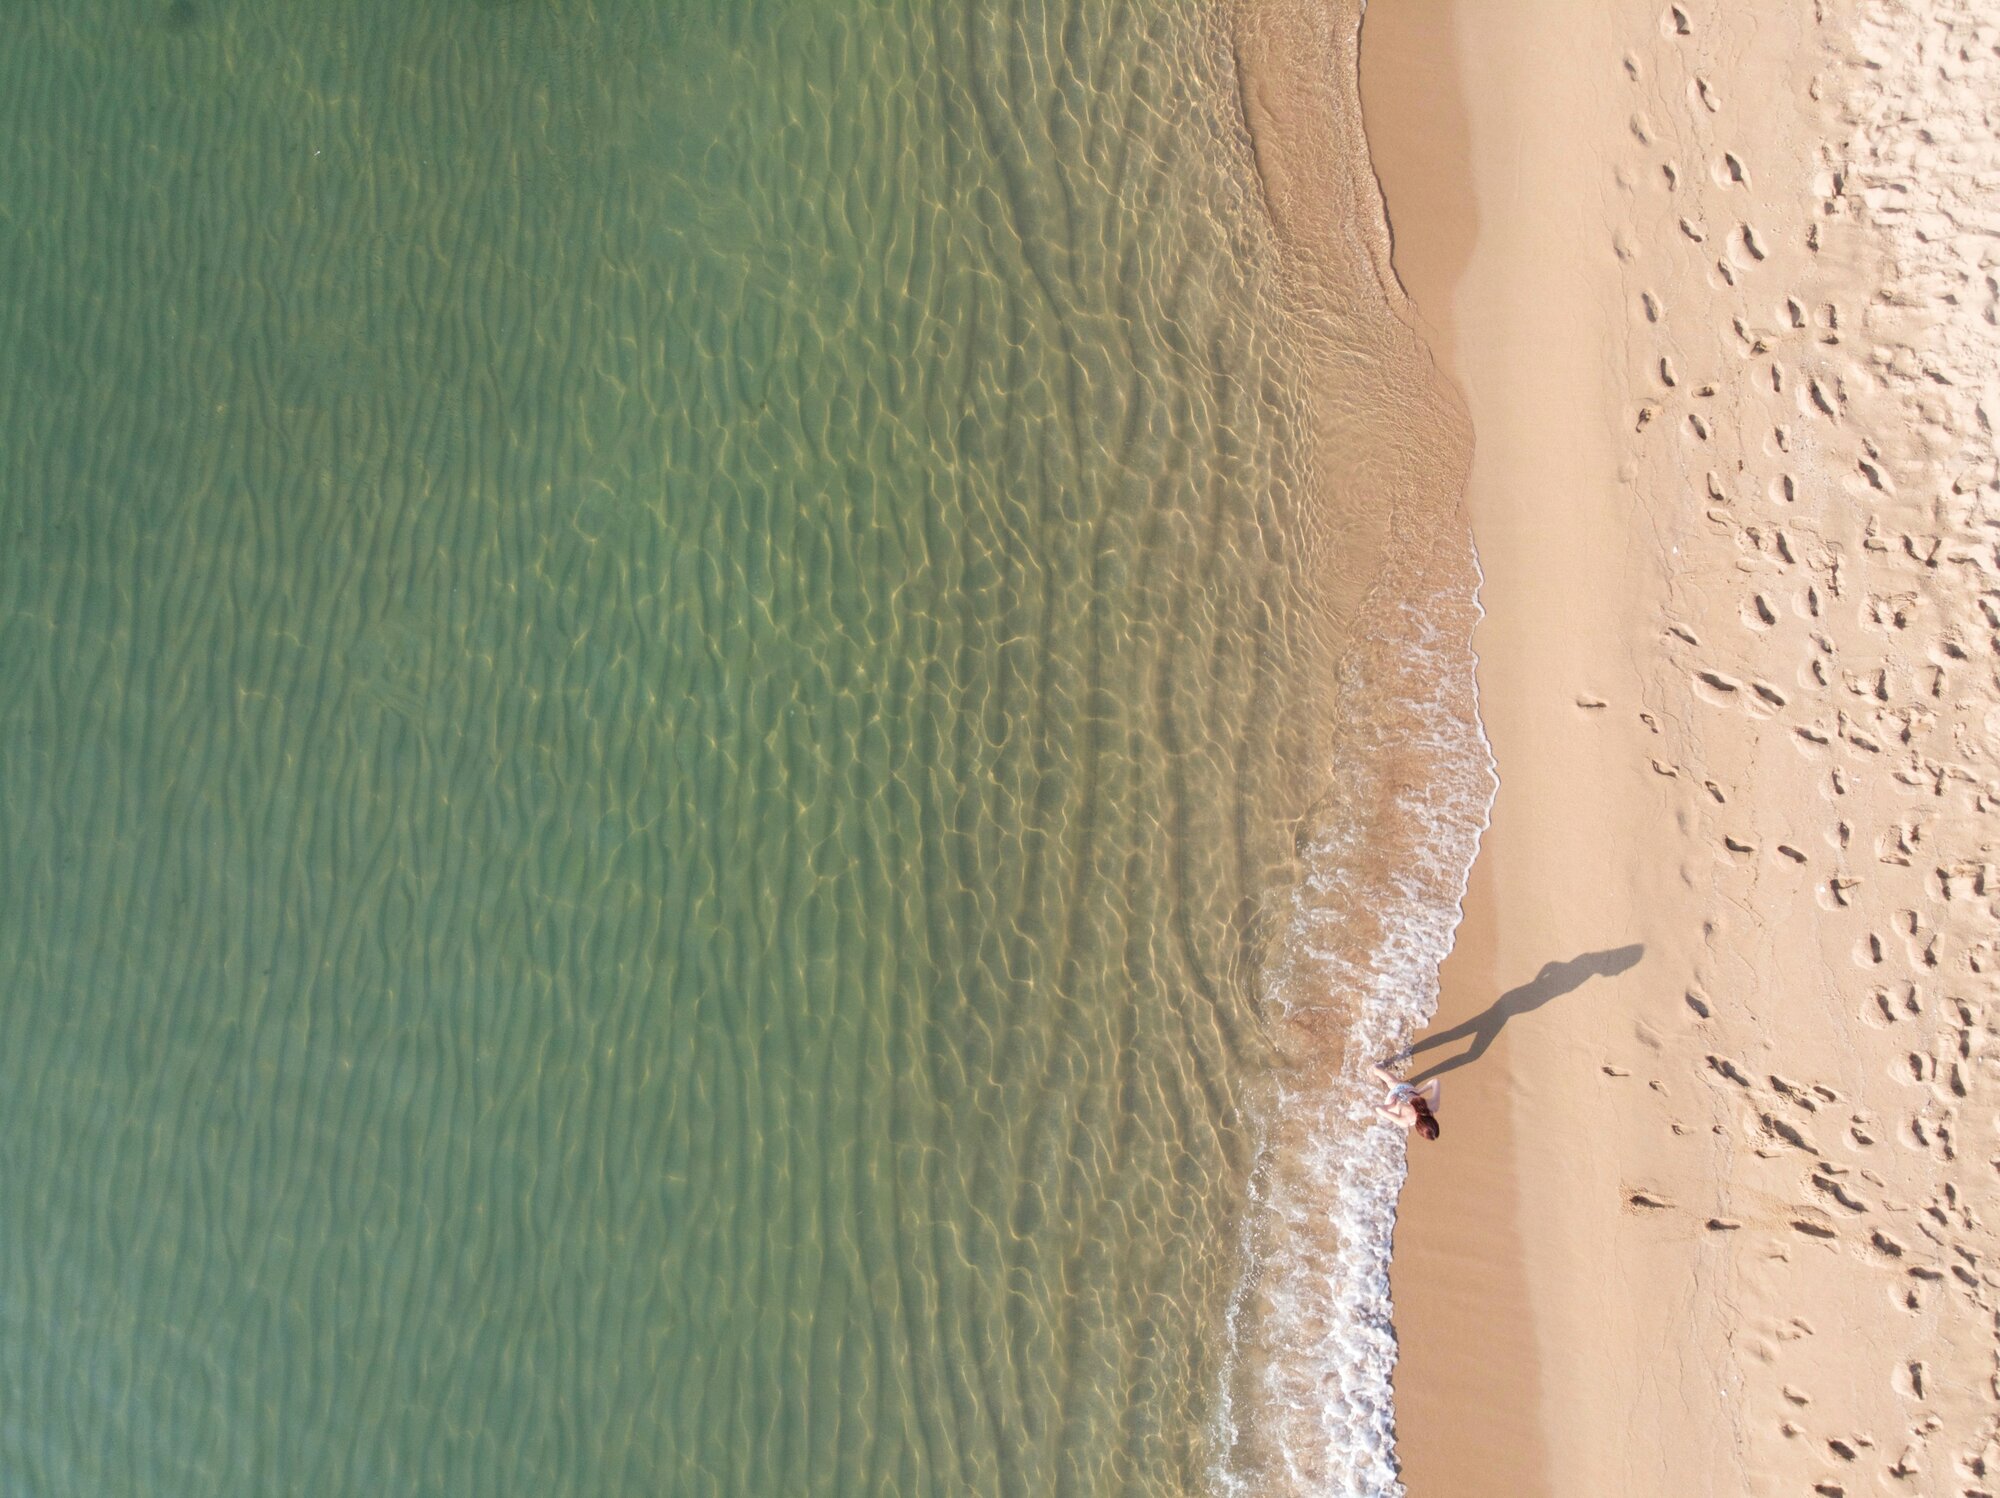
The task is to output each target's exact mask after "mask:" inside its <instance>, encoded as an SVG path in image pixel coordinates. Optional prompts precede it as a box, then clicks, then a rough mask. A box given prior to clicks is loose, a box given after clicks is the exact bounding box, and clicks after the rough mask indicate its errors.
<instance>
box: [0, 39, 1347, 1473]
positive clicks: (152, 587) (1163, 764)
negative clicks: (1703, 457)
mask: <svg viewBox="0 0 2000 1498" xmlns="http://www.w3.org/2000/svg"><path fill="white" fill-rule="evenodd" d="M1229 68H1230V61H1229V52H1228V47H1227V45H1226V41H1225V40H1224V39H1223V38H1222V36H1221V31H1220V23H1219V22H1218V20H1217V18H1216V17H1215V15H1213V14H1211V11H1210V8H1209V7H1207V6H1205V5H1202V4H1196V3H1193V0H1178V3H1176V0H1158V3H1145V0H879V3H872V4H871V3H863V0H728V3H721V0H716V3H696V0H670V3H669V0H652V3H646V0H497V3H479V0H313V3H309V4H298V5H261V4H255V3H251V0H175V3H165V0H116V3H114V0H23V3H21V4H19V5H15V6H12V7H10V8H9V14H8V16H7V18H6V21H5V32H4V40H0V141H4V142H5V149H4V150H0V1491H4V1492H7V1493H23V1494H38V1495H92V1498H110V1495H123V1494H168V1493H188V1494H193V1493H200V1494H214V1495H237V1494H241V1495H253V1494H254V1495H269V1494H312V1495H337V1494H370V1495H380V1494H417V1493H422V1494H466V1495H474V1494H477V1495H496V1494H534V1495H538V1498H540V1495H569V1494H574V1495H624V1494H661V1493H673V1494H774V1495H775V1494H807V1493H829V1494H831V1493H840V1494H850V1493H871V1494H890V1493H894V1494H902V1495H916V1494H932V1493H980V1494H988V1493H990V1494H1009V1495H1015V1494H1018V1495H1035V1498H1039V1495H1044V1494H1053V1493H1076V1494H1098V1493H1113V1492H1124V1493H1147V1494H1153V1493H1159V1494H1166V1493H1185V1492H1192V1491H1199V1490H1202V1489H1204V1488H1205V1487H1207V1486H1208V1484H1209V1477H1210V1473H1211V1471H1212V1469H1213V1466H1214V1463H1215V1461H1216V1449H1215V1439H1214V1432H1213V1426H1214V1421H1215V1413H1216V1404H1217V1398H1218V1391H1219V1387H1220V1384H1221V1381H1222V1377H1223V1371H1222V1370H1223V1361H1224V1356H1225V1350H1226V1349H1225V1346H1224V1340H1225V1329H1224V1326H1223V1319H1224V1315H1225V1312H1226V1310H1227V1308H1228V1304H1229V1300H1230V1296H1231V1293H1232V1290H1233V1288H1234V1287H1235V1285H1236V1284H1237V1281H1238V1279H1239V1277H1240V1275H1241V1272H1242V1265H1241V1263H1240V1256H1241V1243H1242V1239H1243V1233H1242V1218H1243V1214H1244V1211H1245V1200H1246V1190H1247V1184H1246V1178H1247V1176H1248V1173H1249V1171H1250V1169H1251V1163H1252V1151H1253V1139H1252V1137H1251V1136H1252V1129H1251V1124H1250V1120H1249V1117H1248V1115H1247V1114H1246V1104H1247V1100H1248V1099H1249V1098H1250V1097H1251V1096H1252V1094H1253V1093H1254V1092H1255V1089H1256V1088H1257V1086H1258V1085H1259V1079H1260V1078H1261V1077H1262V1076H1263V1074H1264V1072H1265V1071H1266V1069H1267V1064H1268V1056H1267V1049H1268V1041H1267V1038H1266V1035H1265V1032H1264V1028H1263V1026H1262V1023H1261V1021H1260V1017H1259V1013H1258V1009H1257V1004H1256V998H1255V992H1254V984H1255V980H1256V977H1257V964H1258V959H1259V954H1260V951H1261V946H1260V941H1261V934H1262V931H1263V922H1262V921H1261V920H1260V915H1259V912H1260V910H1264V909H1266V908H1267V905H1268V901H1269V897H1270V895H1271V892H1272V891H1273V890H1275V889H1282V888H1283V887H1284V886H1285V883H1286V881H1287V879H1288V878H1289V877H1290V873H1289V869H1290V864H1289V860H1290V858H1291V856H1292V852H1293V844H1292V836H1293V834H1292V819H1293V818H1294V817H1295V816H1296V814H1297V812H1298V811H1299V809H1300V804H1301V802H1300V797H1301V789H1300V788H1301V786H1302V785H1304V784H1306V782H1307V781H1308V780H1309V778H1310V774H1309V772H1310V761H1311V757H1312V746H1313V742H1314V741H1313V735H1312V732H1311V729H1310V724H1311V722H1312V715H1311V711H1310V702H1309V698H1310V696H1311V692H1312V687H1313V682H1314V681H1315V680H1317V679H1318V677H1317V676H1316V674H1315V673H1318V672H1321V671H1322V670H1323V668H1324V665H1325V659H1326V654H1327V650H1328V642H1327V632H1328V631H1327V626H1326V623H1325V620H1324V618H1323V617H1322V611H1321V609H1320V607H1319V604H1318V603H1317V601H1316V600H1317V598H1318V594H1317V591H1316V590H1317V586H1318V585H1317V583H1316V582H1315V580H1314V578H1313V577H1312V576H1311V572H1312V568H1311V566H1310V565H1309V563H1308V560H1307V553H1306V551H1305V550H1304V549H1302V548H1301V547H1300V546H1299V545H1298V544H1297V539H1296V538H1298V537H1299V536H1300V535H1301V534H1302V533H1303V532H1304V531H1305V530H1306V529H1309V527H1306V526H1305V525H1304V524H1303V522H1302V520H1301V517H1300V515H1299V514H1298V513H1295V510H1296V509H1297V508H1298V507H1300V506H1302V505H1304V503H1305V501H1304V499H1303V498H1302V497H1301V496H1302V495H1303V494H1304V493H1305V491H1306V487H1307V486H1306V483H1305V480H1304V478H1303V477H1302V474H1303V468H1304V460H1303V459H1302V458H1301V456H1300V451H1301V439H1300V437H1299V433H1298V430H1297V425H1298V419H1299V418H1298V415H1297V404H1298V403H1297V400H1296V398H1295V395H1294V391H1295V389H1296V386H1297V380H1298V373H1297V368H1296V364H1295V361H1294V359H1293V356H1292V355H1291V354H1290V353H1289V352H1288V351H1287V348H1286V346H1285V343H1284V340H1283V339H1282V338H1280V337H1279V336H1278V335H1277V333H1276V332H1275V331H1274V329H1275V328H1276V326H1277V324H1276V322H1275V320H1274V319H1273V318H1272V317H1270V316H1269V315H1268V314H1269V306H1268V302H1269V295H1270V293H1269V290H1268V278H1269V275H1270V272H1269V269H1268V266H1267V264H1266V261H1267V259H1268V256H1267V255H1266V252H1265V251H1264V249H1263V248H1261V247H1260V241H1259V240H1258V239H1257V237H1256V236H1255V234H1253V233H1251V232H1250V231H1249V230H1248V229H1247V228H1246V225H1247V224H1249V223H1250V221H1251V219H1252V217H1253V215H1252V214H1251V213H1250V212H1249V207H1250V196H1249V195H1250V194H1251V193H1252V192H1253V191H1254V189H1253V188H1252V187H1251V186H1250V185H1249V180H1248V174H1247V173H1246V170H1245V160H1246V157H1245V154H1244V147H1243V143H1242V141H1241V140H1240V139H1239V138H1238V135H1237V134H1235V133H1232V132H1233V131H1235V130H1237V129H1239V123H1238V122H1233V120H1232V116H1231V114H1230V111H1229V109H1228V108H1227V102H1228V96H1229V90H1230V88H1231V86H1232V82H1231V78H1230V76H1229Z"/></svg>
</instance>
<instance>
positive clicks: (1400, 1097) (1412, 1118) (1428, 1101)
mask: <svg viewBox="0 0 2000 1498" xmlns="http://www.w3.org/2000/svg"><path fill="white" fill-rule="evenodd" d="M1369 1070H1371V1071H1373V1072H1374V1073H1375V1075H1376V1076H1377V1077H1379V1078H1381V1079H1382V1085H1383V1086H1384V1087H1386V1088H1388V1089H1389V1095H1388V1096H1387V1097H1386V1098H1384V1099H1382V1101H1381V1102H1379V1103H1377V1104H1376V1105H1375V1111H1376V1112H1377V1113H1379V1114H1381V1115H1382V1116H1383V1117H1384V1118H1387V1119H1393V1120H1394V1121H1395V1122H1397V1123H1399V1124H1401V1125H1402V1126H1403V1127H1404V1128H1406V1129H1415V1130H1416V1131H1417V1132H1418V1133H1419V1134H1421V1135H1423V1136H1424V1138H1426V1139H1435V1138H1437V1137H1438V1121H1437V1108H1438V1099H1439V1098H1440V1097H1442V1096H1443V1094H1444V1088H1443V1087H1442V1086H1440V1085H1439V1082H1438V1079H1437V1078H1436V1077H1432V1078H1431V1079H1430V1081H1428V1082H1426V1083H1424V1085H1423V1086H1421V1087H1412V1086H1411V1085H1410V1084H1409V1083H1408V1082H1399V1081H1397V1080H1396V1078H1395V1076H1394V1074H1393V1073H1391V1072H1390V1070H1389V1069H1388V1068H1387V1067H1386V1066H1384V1065H1383V1064H1382V1063H1381V1062H1379V1061H1378V1062H1376V1063H1375V1064H1374V1065H1373V1066H1372V1067H1370V1068H1369Z"/></svg>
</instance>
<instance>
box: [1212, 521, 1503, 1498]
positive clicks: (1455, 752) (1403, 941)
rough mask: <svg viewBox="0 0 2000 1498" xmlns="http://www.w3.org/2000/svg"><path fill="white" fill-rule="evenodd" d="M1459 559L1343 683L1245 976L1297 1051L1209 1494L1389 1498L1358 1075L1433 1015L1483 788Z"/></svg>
mask: <svg viewBox="0 0 2000 1498" xmlns="http://www.w3.org/2000/svg"><path fill="white" fill-rule="evenodd" d="M1459 523H1460V524H1461V525H1462V524H1463V522H1462V520H1460V522H1459ZM1466 546H1467V555H1466V557H1465V565H1464V566H1463V567H1462V568H1456V567H1454V568H1451V569H1448V570H1450V571H1453V572H1456V573H1461V574H1462V576H1463V577H1464V578H1465V579H1466V580H1467V581H1466V584H1465V586H1464V587H1463V588H1462V589H1460V588H1454V589H1452V590H1450V591H1449V592H1446V593H1439V592H1435V591H1430V592H1426V593H1425V594H1424V595H1423V596H1421V597H1416V598H1409V599H1406V601H1404V602H1402V603H1400V604H1398V605H1396V606H1394V607H1391V608H1386V609H1385V610H1384V611H1383V613H1382V614H1381V615H1379V616H1378V619H1377V628H1376V629H1375V630H1374V631H1373V635H1372V638H1371V640H1370V641H1369V642H1367V643H1366V644H1365V645H1364V647H1363V649H1362V652H1361V657H1362V658H1361V659H1359V660H1358V661H1355V662H1352V663H1350V667H1349V669H1348V671H1347V672H1345V673H1344V675H1345V677H1346V680H1345V683H1344V690H1343V700H1344V701H1349V702H1364V703H1366V704H1368V707H1367V710H1366V712H1365V716H1362V717H1361V718H1360V719H1359V721H1350V722H1348V723H1347V724H1345V725H1344V727H1343V731H1342V733H1341V735H1340V740H1339V743H1338V745H1337V756H1338V768H1337V771H1336V775H1337V782H1338V783H1337V788H1336V792H1335V795H1334V796H1333V798H1332V799H1331V801H1330V803H1329V805H1328V807H1327V808H1326V811H1325V814H1324V815H1323V816H1322V817H1321V818H1320V819H1319V825H1318V826H1317V828H1316V831H1315V835H1314V837H1313V839H1312V841H1311V843H1310V845H1309V847H1308V850H1307V857H1306V877H1305V878H1304V879H1303V881H1302V882H1301V884H1300V886H1299V888H1298V889H1297V890H1296V891H1294V893H1293V898H1292V909H1291V912H1290V919H1289V921H1288V922H1287V923H1286V930H1285V933H1284V936H1283V937H1282V938H1281V939H1280V942H1279V950H1278V951H1277V952H1275V953H1274V954H1273V961H1272V963H1271V966H1270V971H1269V975H1268V977H1267V980H1266V985H1265V994H1264V998H1265V1003H1266V1006H1267V1012H1269V1013H1270V1014H1271V1015H1272V1016H1273V1019H1274V1023H1275V1024H1276V1025H1277V1026H1278V1028H1280V1029H1281V1030H1289V1031H1291V1032H1293V1033H1294V1034H1295V1035H1296V1036H1300V1037H1304V1038H1303V1039H1301V1040H1299V1041H1298V1043H1297V1044H1295V1045H1293V1046H1291V1047H1290V1050H1291V1051H1292V1054H1291V1056H1290V1057H1289V1059H1288V1064H1287V1065H1286V1066H1285V1067H1284V1068H1283V1069H1282V1071H1281V1073H1280V1075H1279V1077H1278V1079H1277V1080H1276V1083H1275V1085H1274V1087H1273V1088H1272V1090H1271V1093H1270V1094H1269V1096H1268V1098H1267V1102H1266V1116H1265V1117H1264V1118H1263V1119H1261V1120H1260V1125H1261V1127H1260V1140H1259V1149H1258V1164H1257V1169H1256V1174H1255V1179H1254V1182H1253V1198H1252V1206H1251V1210H1250V1213H1249V1216H1248V1220H1247V1221H1246V1224H1245V1229H1244V1241H1243V1245H1242V1253H1243V1265H1244V1267H1243V1273H1242V1279H1241V1282H1240V1284H1239V1288H1238V1292H1237V1295H1236V1297H1235V1301H1234V1303H1233V1304H1232V1306H1231V1311H1230V1317H1229V1322H1228V1332H1229V1337H1230V1347H1229V1356H1228V1367H1227V1369H1226V1371H1225V1374H1224V1386H1223V1390H1222V1399H1221V1406H1220V1409H1221V1414H1220V1421H1221V1423H1220V1428H1219V1430H1218V1432H1217V1449H1218V1451H1219V1452H1220V1453H1221V1456H1220V1459H1219V1461H1218V1465H1217V1472H1216V1478H1217V1486H1218V1488H1219V1489H1220V1490H1221V1491H1223V1492H1226V1493H1230V1494H1257V1495H1268V1494H1308V1493H1309V1494H1338V1495H1370V1498H1374V1495H1399V1494H1401V1493H1402V1492H1403V1487H1402V1484H1401V1482H1400V1480H1399V1479H1398V1476H1397V1464H1396V1460H1395V1450H1394V1444H1395V1410H1394V1404H1393V1397H1392V1389H1391V1376H1392V1374H1393V1372H1394V1369H1395V1362H1396V1343H1395V1337H1394V1333H1393V1331H1392V1328H1391V1322H1390V1316H1391V1305H1390V1292H1389V1257H1390V1241H1391V1236H1392V1233H1393V1230H1394V1227H1395V1218H1396V1199H1397V1195H1398V1193H1399V1192H1400V1190H1401V1188H1402V1183H1403V1179H1404V1174H1405V1155H1404V1144H1405V1136H1404V1135H1403V1133H1402V1132H1401V1131H1400V1130H1398V1129H1396V1128H1394V1127H1393V1126H1391V1125H1389V1124H1387V1123H1385V1122H1384V1121H1383V1120H1382V1119H1381V1118H1380V1117H1379V1116H1378V1115H1377V1114H1376V1113H1375V1111H1374V1107H1373V1104H1374V1102H1375V1100H1376V1099H1377V1097H1378V1096H1379V1087H1378V1085H1377V1084H1376V1083H1375V1082H1374V1081H1373V1080H1372V1079H1371V1078H1369V1077H1368V1076H1367V1065H1368V1063H1369V1061H1370V1060H1372V1059H1375V1058H1378V1057H1382V1056H1386V1055H1388V1054H1390V1053H1392V1052H1393V1051H1395V1050H1396V1049H1398V1048H1399V1047H1401V1046H1402V1045H1403V1044H1404V1043H1406V1041H1407V1040H1408V1038H1409V1037H1410V1035H1411V1033H1412V1032H1413V1030H1415V1029H1416V1028H1418V1027H1419V1026H1421V1024H1422V1023H1423V1022H1424V1021H1425V1020H1426V1019H1428V1017H1429V1016H1430V1014H1431V1013H1432V1012H1433V1010H1434V1009H1435V1007H1436V1000H1437V983H1438V968H1439V964H1440V963H1441V962H1442V961H1443V959H1444V957H1445V955H1446V954H1447V953H1448V952H1449V951H1450V948H1451V943H1452V937H1453V934H1454V932H1455V931H1456V929H1457V925H1458V919H1459V913H1460V904H1461V902H1462V900H1463V898H1464V894H1465V887H1466V880H1467V877H1468V874H1469V872H1470V869H1471V864H1472V859H1473V856H1474V854H1475V853H1476V851H1477V848H1478V842H1479V837H1480V834H1481V833H1482V831H1483V830H1484V828H1485V826H1486V818H1487V813H1488V810H1489V808H1490V806H1491V803H1492V797H1493V792H1494V788H1495V781H1494V776H1493V761H1492V756H1491V754H1490V752H1489V750H1488V747H1487V744H1486V741H1485V737H1484V734H1483V733H1482V732H1481V729H1480V726H1479V722H1478V717H1477V712H1476V697H1475V692H1474V685H1473V676H1472V672H1473V664H1474V663H1473V657H1472V653H1471V647H1470V637H1471V626H1472V623H1473V621H1474V620H1476V618H1477V616H1478V608H1477V603H1476V597H1475V595H1474V590H1473V586H1472V584H1471V582H1470V580H1471V579H1474V578H1476V576H1477V570H1476V567H1475V566H1474V565H1473V564H1472V562H1471V558H1470V555H1469V542H1468V543H1466ZM1393 590H1394V585H1393V582H1392V583H1391V585H1390V586H1389V587H1385V588H1384V589H1383V591H1384V592H1389V593H1393ZM1352 716H1353V715H1350V717H1352ZM1446 1127H1447V1129H1449V1127H1450V1125H1449V1122H1448V1114H1447V1124H1446Z"/></svg>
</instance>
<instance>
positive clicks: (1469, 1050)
mask: <svg viewBox="0 0 2000 1498" xmlns="http://www.w3.org/2000/svg"><path fill="white" fill-rule="evenodd" d="M1645 955H1646V949H1645V947H1643V946H1642V945H1640V944H1639V943H1638V942H1633V943H1632V944H1631V945H1630V946H1626V947H1612V948H1610V949H1609V950H1608V951H1603V952H1586V953H1584V954H1583V956H1581V957H1572V958H1570V960H1569V961H1568V962H1547V963H1543V964H1542V970H1541V971H1540V972H1539V973H1536V974H1535V976H1534V977H1532V978H1530V979H1529V980H1528V981H1527V982H1526V983H1523V984H1522V985H1521V986H1520V987H1519V988H1510V989H1508V990H1507V991H1506V992H1505V993H1503V994H1501V995H1500V997H1499V998H1497V999H1495V1000H1494V1001H1493V1003H1492V1004H1491V1005H1490V1006H1488V1007H1487V1008H1486V1009H1485V1010H1483V1011H1481V1012H1480V1013H1478V1014H1475V1015H1474V1016H1473V1017H1472V1018H1471V1019H1469V1020H1466V1021H1465V1022H1464V1023H1463V1024H1458V1025H1453V1026H1452V1027H1451V1028H1450V1029H1449V1030H1440V1031H1438V1032H1437V1034H1435V1035H1426V1036H1425V1037H1424V1038H1423V1039H1422V1040H1420V1041H1418V1042H1417V1043H1416V1044H1415V1045H1413V1046H1411V1047H1410V1048H1409V1049H1408V1050H1406V1051H1402V1052H1400V1053H1399V1054H1398V1055H1397V1056H1396V1057H1394V1058H1392V1059H1395V1060H1399V1061H1400V1060H1403V1059H1406V1058H1408V1057H1411V1056H1416V1055H1420V1054H1421V1053H1423V1052H1424V1051H1428V1050H1433V1049H1435V1048H1436V1047H1438V1046H1441V1045H1450V1044H1451V1043H1452V1042H1453V1041H1458V1040H1463V1039H1465V1038H1466V1036H1468V1035H1469V1036H1471V1037H1472V1044H1471V1045H1469V1046H1467V1047H1466V1048H1465V1050H1464V1051H1463V1052H1462V1053H1460V1054H1459V1055H1456V1056H1453V1057H1452V1058H1451V1059H1450V1060H1448V1061H1440V1062H1439V1063H1438V1064H1437V1065H1436V1066H1433V1067H1429V1068H1427V1069H1426V1070H1425V1071H1423V1072H1422V1073H1421V1074H1419V1075H1417V1076H1414V1077H1410V1078H1408V1079H1407V1080H1408V1081H1410V1082H1412V1083H1416V1084H1421V1083H1424V1082H1427V1081H1429V1080H1430V1079H1431V1078H1432V1077H1441V1076H1443V1075H1444V1074H1445V1073H1446V1072H1448V1071H1457V1070H1458V1068H1460V1067H1461V1066H1469V1065H1471V1064H1472V1063H1473V1062H1475V1061H1477V1060H1478V1059H1479V1058H1480V1057H1481V1056H1483V1055H1485V1054H1486V1049H1487V1047H1488V1046H1490V1045H1492V1044H1493V1042H1494V1041H1495V1040H1496V1039H1497V1038H1498V1037H1499V1034H1500V1031H1501V1028H1502V1027H1503V1026H1505V1025H1506V1023H1507V1021H1508V1020H1510V1019H1512V1018H1513V1017H1514V1016H1515V1015H1517V1014H1526V1013H1528V1012H1529V1011H1530V1010H1533V1009H1539V1008H1541V1007H1542V1005H1544V1004H1546V1003H1548V1002H1549V1000H1551V999H1559V998H1561V997H1562V996H1563V995H1564V994H1566V993H1574V992H1575V991H1576V990H1577V989H1579V988H1581V987H1583V985H1584V984H1586V983H1588V982H1589V981H1590V980H1591V979H1592V978H1615V977H1616V976H1617V975H1618V974H1620V973H1622V972H1626V971H1627V970H1629V969H1631V968H1634V967H1637V966H1638V964H1639V959H1640V958H1641V957H1644V956H1645Z"/></svg>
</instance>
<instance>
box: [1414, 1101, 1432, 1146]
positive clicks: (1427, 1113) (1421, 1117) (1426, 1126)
mask: <svg viewBox="0 0 2000 1498" xmlns="http://www.w3.org/2000/svg"><path fill="white" fill-rule="evenodd" d="M1410 1101H1411V1102H1412V1103H1415V1104H1416V1106H1417V1132H1418V1133H1419V1134H1421V1135H1423V1136H1424V1138H1426V1139H1435V1138H1437V1137H1438V1121H1437V1115H1436V1114H1435V1113H1433V1112H1431V1110H1430V1107H1429V1106H1428V1105H1427V1104H1426V1103H1425V1102H1424V1100H1423V1099H1422V1098H1420V1097H1415V1098H1411V1099H1410Z"/></svg>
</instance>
